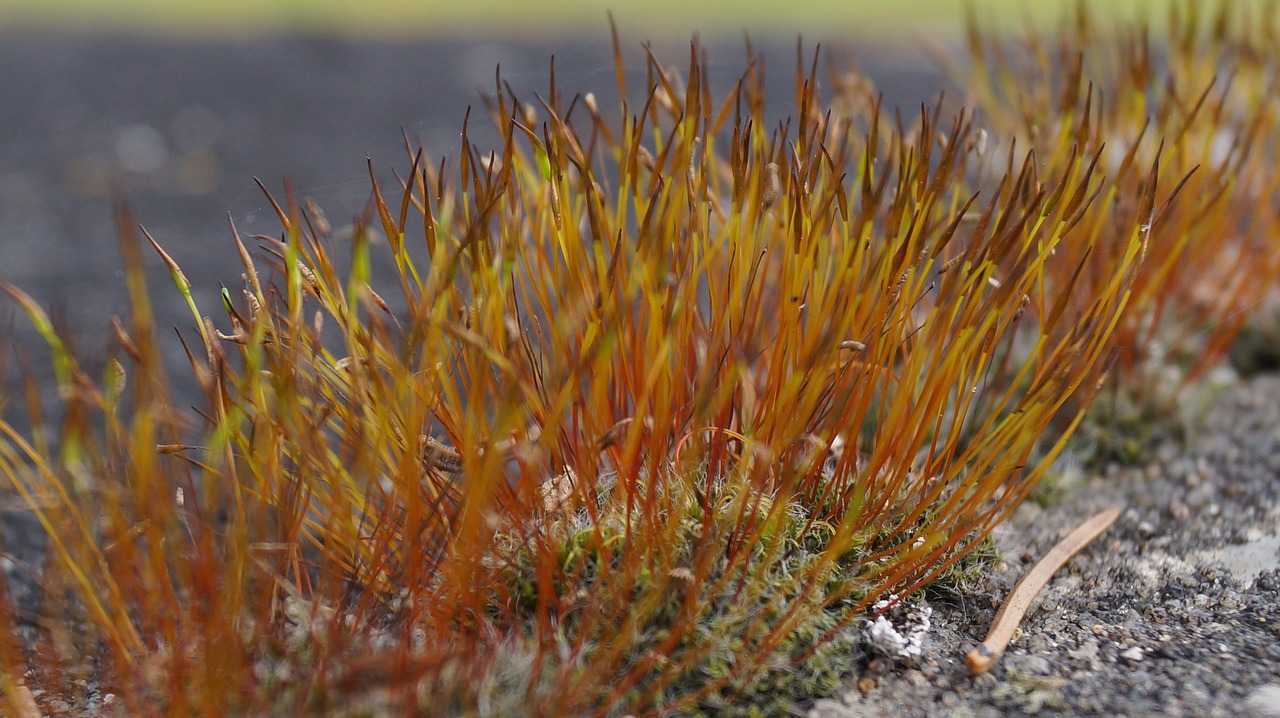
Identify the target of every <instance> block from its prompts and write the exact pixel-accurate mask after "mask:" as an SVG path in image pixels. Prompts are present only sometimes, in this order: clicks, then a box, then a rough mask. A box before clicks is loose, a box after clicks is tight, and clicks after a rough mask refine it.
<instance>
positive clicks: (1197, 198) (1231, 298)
mask: <svg viewBox="0 0 1280 718" xmlns="http://www.w3.org/2000/svg"><path fill="white" fill-rule="evenodd" d="M1275 10H1276V8H1275V7H1274V5H1272V4H1269V3H1248V2H1242V3H1234V2H1224V3H1198V2H1191V1H1188V2H1177V3H1171V4H1170V5H1169V13H1170V14H1169V17H1168V19H1167V22H1166V23H1165V27H1164V31H1163V33H1162V34H1161V35H1160V36H1155V32H1154V31H1153V29H1152V26H1151V25H1150V24H1139V25H1121V26H1109V25H1107V24H1105V23H1103V22H1101V21H1099V19H1098V18H1097V17H1096V16H1094V15H1092V14H1090V13H1089V12H1087V11H1086V9H1085V4H1084V3H1083V2H1081V3H1078V4H1077V5H1076V6H1075V11H1074V15H1073V16H1072V17H1071V18H1070V19H1069V20H1066V21H1064V22H1062V23H1061V24H1060V25H1059V26H1058V27H1057V28H1056V30H1055V31H1054V32H1050V33H1040V32H1037V31H1034V30H1031V31H1028V32H1027V33H1026V35H1025V39H1026V42H1025V44H1024V45H1023V46H1022V51H1018V52H1013V51H1011V49H1010V48H1009V46H1008V44H1007V43H1006V42H1005V40H1004V39H1003V38H999V37H997V36H994V35H992V34H990V33H986V32H984V31H983V30H982V29H981V26H980V24H979V23H978V22H977V21H976V20H973V19H971V20H970V23H969V67H968V69H967V70H963V71H959V72H957V73H956V74H957V77H958V78H959V81H960V83H961V85H962V87H963V88H964V89H965V91H966V92H967V93H968V95H967V96H968V98H969V100H970V101H972V102H974V103H976V104H977V105H978V106H980V107H982V108H983V113H984V114H983V116H984V122H987V123H989V125H988V126H989V127H991V128H993V130H994V132H995V134H996V135H999V136H1003V137H1011V141H1010V146H1013V147H1022V148H1031V149H1034V150H1035V152H1036V153H1037V155H1038V156H1040V157H1041V158H1043V160H1044V161H1045V162H1047V163H1048V164H1049V167H1050V169H1052V168H1053V163H1055V162H1059V161H1061V160H1063V159H1064V158H1068V157H1071V156H1073V155H1076V154H1087V155H1095V154H1096V155H1097V158H1098V159H1097V172H1098V173H1099V174H1102V175H1105V176H1106V177H1107V184H1108V185H1110V186H1111V187H1113V188H1114V189H1113V191H1115V192H1118V193H1128V194H1138V195H1142V194H1143V193H1145V192H1147V191H1149V190H1150V189H1151V187H1150V185H1151V178H1150V177H1149V176H1148V172H1147V170H1148V168H1149V167H1150V165H1151V163H1152V161H1153V160H1155V159H1158V160H1159V161H1160V163H1161V168H1162V179H1161V182H1160V184H1159V188H1158V191H1160V192H1163V193H1167V194H1173V193H1174V191H1173V187H1174V186H1175V185H1176V187H1177V188H1178V189H1179V190H1180V191H1181V192H1182V193H1183V194H1185V196H1186V197H1187V199H1186V200H1185V201H1182V202H1177V203H1174V204H1172V205H1170V206H1167V207H1166V206H1161V205H1156V206H1154V207H1153V208H1151V209H1152V210H1153V211H1148V207H1147V206H1145V205H1144V204H1142V203H1136V204H1133V205H1131V206H1130V207H1129V211H1128V213H1127V214H1126V216H1127V217H1129V218H1132V219H1136V220H1137V221H1140V222H1141V223H1142V224H1143V226H1145V227H1148V228H1149V231H1150V236H1149V241H1150V247H1151V252H1150V254H1149V256H1148V257H1147V260H1146V262H1145V265H1144V268H1143V271H1142V272H1141V273H1140V274H1139V276H1138V279H1137V282H1136V284H1135V286H1134V293H1135V294H1134V298H1135V301H1136V303H1137V305H1138V307H1140V309H1139V310H1137V311H1133V312H1130V313H1129V314H1128V315H1127V316H1126V317H1125V318H1124V319H1123V320H1122V322H1121V324H1120V327H1119V328H1118V331H1117V335H1116V342H1117V345H1118V346H1119V347H1120V350H1121V351H1120V355H1119V362H1118V364H1117V376H1118V384H1117V386H1118V387H1119V388H1121V389H1122V390H1123V391H1124V392H1126V393H1129V394H1132V395H1135V396H1136V397H1138V398H1139V399H1140V400H1143V401H1146V402H1150V403H1153V404H1155V405H1159V406H1165V407H1167V406H1168V405H1169V404H1170V403H1171V402H1172V401H1174V400H1175V398H1176V397H1177V395H1178V393H1179V392H1178V391H1177V390H1178V389H1181V388H1184V387H1186V386H1187V385H1189V384H1191V383H1194V382H1195V381H1196V380H1197V379H1199V378H1201V377H1202V376H1203V375H1204V374H1205V372H1206V371H1208V370H1209V369H1212V368H1214V367H1215V366H1218V365H1219V364H1221V362H1222V359H1223V358H1224V356H1225V354H1226V352H1227V349H1228V348H1229V346H1230V344H1231V342H1232V340H1233V339H1234V338H1235V336H1236V335H1237V334H1238V333H1239V331H1240V329H1241V327H1242V326H1244V324H1245V322H1246V321H1247V320H1248V318H1249V317H1250V316H1251V315H1252V314H1253V310H1254V309H1255V308H1256V307H1258V306H1259V305H1260V304H1262V302H1263V300H1264V298H1265V297H1267V296H1268V295H1269V294H1270V293H1272V292H1273V288H1274V287H1275V286H1276V283H1277V279H1280V245H1277V243H1276V242H1275V241H1274V237H1275V236H1276V225H1277V221H1278V217H1277V213H1276V207H1275V203H1274V202H1273V201H1272V200H1271V198H1273V197H1275V196H1276V194H1277V189H1280V184H1278V183H1280V179H1277V176H1276V173H1275V172H1274V171H1273V168H1272V166H1271V165H1272V164H1273V163H1272V162H1271V160H1270V157H1271V156H1272V155H1273V154H1274V151H1275V142H1276V138H1275V133H1274V132H1273V131H1272V128H1273V127H1274V126H1275V124H1276V121H1277V111H1278V110H1277V107H1276V104H1275V102H1274V101H1272V100H1271V99H1269V98H1273V97H1275V94H1276V90H1277V86H1276V83H1277V81H1278V80H1277V74H1276V67H1277V65H1276V61H1275V53H1274V52H1272V51H1271V48H1273V47H1274V43H1275V41H1276V37H1277V30H1278V29H1280V26H1277V24H1276V19H1277V18H1276V13H1275ZM1159 37H1164V38H1167V40H1166V41H1161V40H1160V39H1159ZM1081 108H1083V110H1082V109H1081ZM1077 118H1078V119H1077ZM1144 212H1146V213H1147V214H1146V215H1145V216H1144V215H1143V213H1144ZM1131 221H1132V220H1131ZM1111 229H1112V228H1111V227H1098V228H1095V229H1093V230H1090V231H1085V232H1083V233H1081V234H1080V235H1079V237H1080V239H1079V240H1078V242H1083V244H1081V243H1075V244H1071V245H1067V246H1064V248H1063V249H1064V250H1066V251H1069V252H1072V253H1076V254H1078V253H1080V252H1083V251H1085V250H1086V249H1091V250H1092V252H1091V257H1090V261H1089V263H1088V264H1087V265H1086V271H1085V273H1084V274H1083V276H1080V277H1070V278H1069V277H1068V276H1064V275H1059V276H1057V277H1055V279H1054V281H1055V282H1056V283H1057V284H1059V285H1061V284H1064V283H1066V282H1068V281H1073V282H1079V283H1082V284H1084V285H1086V286H1089V285H1095V284H1097V283H1099V282H1108V281H1110V278H1111V277H1112V276H1114V273H1115V269H1116V264H1117V263H1118V262H1120V261H1122V260H1121V259H1120V258H1119V257H1120V253H1119V252H1117V251H1115V249H1114V248H1112V247H1110V246H1109V245H1107V244H1106V243H1102V242H1098V241H1097V240H1096V239H1095V238H1099V239H1100V238H1102V236H1104V233H1106V232H1109V231H1110V230H1111ZM1087 293H1088V292H1087V291H1086V292H1085V294H1086V295H1087ZM1170 371H1172V372H1173V380H1172V381H1170ZM1162 387H1163V390H1162ZM1171 390H1172V391H1171Z"/></svg>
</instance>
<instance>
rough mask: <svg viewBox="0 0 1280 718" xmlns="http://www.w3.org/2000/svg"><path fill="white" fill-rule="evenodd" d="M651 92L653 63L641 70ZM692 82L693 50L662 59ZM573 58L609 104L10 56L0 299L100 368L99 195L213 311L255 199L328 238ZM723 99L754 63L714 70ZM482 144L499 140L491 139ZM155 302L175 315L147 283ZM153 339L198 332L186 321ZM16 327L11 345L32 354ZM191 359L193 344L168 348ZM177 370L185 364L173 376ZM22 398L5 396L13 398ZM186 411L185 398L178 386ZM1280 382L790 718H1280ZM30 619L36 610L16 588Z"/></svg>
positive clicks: (115, 264)
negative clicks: (996, 627)
mask: <svg viewBox="0 0 1280 718" xmlns="http://www.w3.org/2000/svg"><path fill="white" fill-rule="evenodd" d="M763 49H764V50H765V52H766V54H767V56H768V58H769V60H768V67H769V68H770V75H769V78H770V79H769V87H770V88H771V91H772V92H774V93H775V95H776V105H775V106H776V108H778V110H779V111H781V110H782V108H784V107H785V105H786V103H787V102H788V100H789V98H790V97H791V86H790V77H791V71H792V64H791V63H792V58H793V57H794V48H793V47H785V48H783V47H765V48H763ZM629 50H630V51H631V55H630V56H629V59H630V61H632V62H633V64H635V66H637V67H639V66H640V65H639V63H640V61H641V59H642V55H641V53H640V50H639V43H638V41H637V42H632V43H631V45H630V46H629ZM658 50H659V51H660V54H662V56H664V57H666V58H669V59H670V60H672V61H675V62H682V61H683V58H684V57H686V56H687V55H686V53H687V46H684V45H683V44H682V43H676V44H672V45H670V46H668V47H667V48H663V47H661V46H660V47H659V48H658ZM552 52H555V53H556V54H557V68H558V75H559V79H560V83H561V85H562V87H565V88H567V89H568V90H569V91H587V90H593V91H595V92H596V93H597V96H599V97H601V100H602V103H603V102H606V101H608V99H607V98H608V93H607V92H606V91H605V90H606V88H607V87H608V86H611V85H612V82H613V81H612V68H611V63H610V61H609V59H608V58H609V55H608V47H607V45H605V44H603V43H600V42H586V43H578V44H561V45H558V46H557V47H555V48H551V47H546V46H536V45H528V46H517V45H503V46H496V45H482V44H477V43H464V42H456V43H433V44H430V45H427V44H398V45H369V44H351V43H346V42H339V41H330V40H324V39H295V40H280V41H273V42H266V41H255V42H245V43H240V44H189V43H188V44H177V43H163V42H157V41H142V40H138V39H131V38H122V37H116V38H102V37H75V36H61V35H58V36H50V35H32V34H30V33H17V32H13V31H9V32H5V33H2V34H0V67H4V68H5V72H3V73H0V277H3V278H4V279H6V280H9V281H11V282H14V283H16V284H18V285H20V286H22V287H24V288H26V289H27V290H28V291H30V292H31V293H32V294H33V295H34V296H35V297H36V298H37V299H38V300H40V301H42V302H45V303H52V304H54V305H55V306H61V307H63V308H64V311H63V314H64V315H65V316H66V318H67V321H68V322H69V323H70V324H71V326H72V327H74V328H75V329H76V331H78V332H79V333H80V334H81V335H82V337H83V343H84V345H85V348H86V349H87V350H88V351H89V352H90V353H92V352H93V351H94V350H95V349H97V348H99V347H101V346H102V343H103V341H104V336H105V331H104V329H105V327H106V321H107V318H108V317H109V316H110V315H111V314H112V313H118V312H121V311H123V309H124V305H123V297H122V292H121V287H120V277H121V274H120V262H119V259H118V252H117V250H116V242H115V230H114V224H113V222H112V219H111V210H110V203H109V201H108V198H107V188H108V185H109V183H110V182H111V181H113V180H122V181H123V182H124V183H125V185H126V186H127V187H128V190H129V193H130V196H131V199H132V201H133V203H134V205H135V209H136V212H137V215H138V217H139V218H140V220H141V221H142V222H143V223H144V224H146V225H147V227H148V228H149V229H150V230H151V231H152V233H153V234H155V235H156V237H157V238H158V239H159V240H160V241H161V242H163V243H165V244H166V245H168V247H169V249H170V251H171V252H172V253H173V254H174V255H175V256H176V257H177V258H178V260H179V261H180V262H181V263H183V264H184V266H185V267H186V270H187V274H188V275H189V276H190V278H191V279H192V281H193V282H194V283H195V285H196V287H197V296H196V299H197V301H198V302H200V303H201V304H202V305H204V306H216V301H217V300H216V292H217V291H218V281H219V280H221V281H223V282H226V283H227V284H230V285H234V284H235V282H236V281H237V279H236V278H237V277H238V276H239V272H240V270H239V268H238V266H237V264H236V260H235V255H234V251H233V248H232V245H231V243H230V235H229V232H228V230H227V219H228V213H230V218H231V219H232V220H234V221H235V223H236V225H237V226H238V227H239V229H240V231H241V232H242V233H246V234H252V233H255V232H274V231H275V230H276V226H275V221H274V218H273V217H272V215H271V213H270V210H269V208H268V207H267V205H266V202H265V201H264V200H263V199H262V198H261V195H260V194H259V193H258V191H257V189H256V188H255V187H254V186H253V183H252V181H251V179H250V178H251V177H253V176H259V177H261V178H262V179H263V180H264V181H265V182H267V183H268V185H270V186H271V187H272V188H273V189H274V188H279V187H280V182H279V180H278V178H279V177H280V176H282V175H288V176H290V177H291V179H292V181H293V184H294V186H295V187H297V188H298V194H299V195H300V196H304V197H312V198H314V199H315V200H316V201H317V202H318V203H319V204H320V205H321V206H323V207H324V208H325V209H326V211H327V212H328V214H329V216H330V218H331V219H332V220H334V223H335V225H339V226H340V225H341V224H342V222H341V221H340V219H339V218H342V217H346V218H351V217H354V216H355V215H357V214H359V213H360V211H361V209H362V208H363V206H364V203H365V201H366V199H367V197H368V185H367V180H366V178H365V174H364V173H365V167H364V162H365V157H366V155H367V156H369V157H370V158H371V159H372V160H373V161H374V163H375V166H376V167H378V168H379V171H380V172H382V174H383V175H385V177H386V178H387V179H388V181H391V180H390V175H389V172H388V171H387V170H388V169H389V168H393V167H394V168H399V169H404V168H403V167H402V165H407V161H406V160H405V159H404V157H405V155H404V150H403V148H402V146H401V144H400V142H401V141H400V132H401V129H402V128H403V129H404V131H405V132H407V133H408V134H409V135H410V136H411V137H414V138H420V139H422V140H423V141H425V142H426V143H427V147H428V151H429V152H432V153H434V154H437V155H438V154H440V153H454V154H456V152H457V149H458V132H457V131H458V128H459V127H460V122H461V118H462V116H463V113H464V111H465V108H466V106H467V105H468V104H473V105H476V106H477V107H478V106H479V102H478V97H479V94H478V92H477V90H479V89H485V90H487V89H488V88H490V87H491V86H492V73H493V68H494V66H495V65H496V64H501V65H502V67H503V72H504V75H505V76H506V77H507V78H508V79H509V80H510V81H511V83H512V85H513V86H514V87H515V88H516V90H517V92H519V93H521V94H522V95H525V96H530V97H531V96H532V93H533V92H536V91H542V90H543V88H544V86H545V79H544V78H545V75H546V66H547V58H548V56H549V55H550V54H551V53H552ZM712 57H713V58H717V59H716V61H715V62H713V64H712V73H713V81H715V82H716V83H719V86H720V87H721V88H723V87H724V86H726V85H727V83H729V82H731V81H732V80H733V79H734V78H735V76H736V73H737V72H738V71H739V70H740V68H741V64H742V63H741V57H742V54H741V50H740V48H738V47H731V48H712ZM857 57H858V58H859V60H860V61H861V62H862V64H863V66H864V67H865V68H866V69H867V70H868V71H869V72H870V73H871V75H872V76H873V78H874V79H875V80H876V81H877V82H878V83H879V85H880V86H881V87H882V89H884V91H885V93H886V98H887V99H886V104H887V105H889V106H892V105H894V104H899V105H903V106H904V107H908V108H909V107H918V105H919V103H920V102H921V101H926V100H930V99H931V98H932V97H933V96H934V93H935V92H936V91H937V89H938V88H939V87H940V86H941V83H940V81H939V79H938V77H937V75H936V74H931V73H930V72H929V70H928V67H929V66H928V64H927V63H926V62H925V61H924V60H923V59H922V58H920V57H918V56H904V55H901V54H900V53H898V52H896V51H894V50H892V49H890V48H880V49H879V50H877V51H868V50H866V49H865V48H864V49H863V50H861V51H859V52H858V53H857ZM481 141H482V142H483V136H481ZM151 266H152V268H153V271H152V275H151V276H152V277H154V278H155V282H154V285H153V287H154V288H153V295H155V296H157V297H165V298H170V299H172V298H174V297H175V296H176V295H173V294H172V291H171V289H170V288H169V287H168V286H167V284H166V283H165V282H164V281H163V278H164V277H166V274H165V272H164V271H163V270H162V269H161V268H160V266H159V264H158V262H153V264H152V265H151ZM160 309H161V316H160V321H161V323H162V324H172V325H175V326H178V327H179V328H182V329H187V328H188V326H189V324H190V319H189V317H188V316H187V315H185V314H184V312H185V309H184V308H183V307H181V306H180V303H178V302H162V303H161V307H160ZM11 316H12V313H11V311H10V310H9V309H8V308H5V309H3V310H0V322H2V323H3V324H2V325H3V326H4V327H5V329H4V331H7V332H9V334H10V335H11V336H14V337H16V338H17V339H18V340H19V341H20V342H23V341H31V339H32V337H31V334H30V332H29V331H28V330H26V329H25V328H24V325H23V323H22V322H21V321H18V320H10V319H8V318H9V317H11ZM172 346H173V347H174V349H175V351H178V348H177V343H176V342H174V343H172ZM171 360H172V363H173V366H175V367H176V366H179V365H180V357H178V356H176V355H175V356H174V357H171ZM6 381H7V383H6V385H5V386H6V388H7V389H8V390H9V391H12V389H13V387H14V384H13V378H12V377H9V378H8V379H7V380H6ZM179 389H180V390H181V385H180V386H179ZM1277 427H1280V379H1277V378H1261V379H1256V380H1253V381H1251V382H1249V383H1248V384H1245V385H1242V386H1240V387H1238V388H1236V389H1233V390H1232V391H1231V392H1230V393H1229V394H1227V395H1226V397H1225V398H1224V399H1223V400H1222V401H1221V402H1220V403H1219V404H1218V406H1217V408H1216V409H1215V410H1214V411H1213V412H1212V414H1211V416H1210V419H1209V423H1208V425H1207V427H1206V429H1205V430H1204V431H1202V432H1200V433H1198V434H1197V435H1196V437H1195V438H1194V440H1193V442H1192V443H1191V445H1190V446H1189V447H1185V448H1184V447H1181V446H1179V445H1175V444H1172V443H1171V444H1168V445H1167V446H1165V447H1162V449H1161V451H1160V459H1159V461H1157V462H1155V463H1154V464H1153V465H1151V466H1149V467H1145V468H1141V469H1131V470H1119V469H1116V470H1114V471H1110V472H1108V473H1107V474H1106V475H1105V476H1100V477H1096V478H1093V479H1091V480H1089V481H1088V482H1087V484H1086V485H1085V486H1083V487H1080V488H1079V489H1078V490H1076V491H1074V492H1073V493H1071V494H1070V495H1069V496H1068V497H1067V498H1066V499H1065V500H1063V501H1062V502H1061V503H1060V504H1056V505H1054V506H1053V507H1052V508H1051V509H1049V510H1043V509H1040V508H1038V507H1037V506H1035V505H1031V504H1029V505H1027V506H1025V507H1023V509H1021V510H1020V511H1019V512H1018V514H1017V515H1016V516H1015V517H1014V519H1013V520H1012V521H1011V522H1010V523H1009V524H1008V525H1007V526H1006V527H1004V529H1003V530H1002V531H1001V533H1000V535H999V541H1000V544H1001V547H1002V549H1003V550H1004V551H1005V554H1004V557H1005V558H1004V562H1003V564H1002V565H1001V566H999V567H997V570H996V571H994V572H993V573H992V575H991V576H990V577H989V579H987V580H986V581H985V582H984V583H983V584H982V585H978V586H974V587H972V590H971V591H969V592H967V593H966V594H965V595H963V596H959V597H954V598H952V599H950V600H935V602H934V604H933V609H934V614H933V625H934V627H933V630H932V631H931V632H930V633H929V635H928V637H927V639H926V645H925V657H924V658H923V659H922V660H921V661H919V662H918V664H916V665H914V666H903V665H883V662H870V661H869V660H868V658H867V657H865V656H864V657H856V656H855V657H851V666H856V669H854V670H853V671H852V672H851V675H850V682H849V690H848V692H847V694H846V695H843V696H837V697H835V698H832V699H827V700H823V701H820V702H818V703H817V704H816V705H813V706H803V707H798V708H797V713H798V714H800V715H804V714H805V713H806V712H807V713H808V714H810V715H814V716H833V717H834V716H863V715H870V716H875V715H892V716H895V717H896V718H905V717H906V716H915V715H940V716H952V715H955V716H962V715H978V716H986V715H1018V714H1024V713H1032V712H1036V711H1045V712H1059V713H1068V714H1096V715H1128V716H1147V715H1170V716H1173V715H1186V716H1209V715H1221V716H1234V715H1257V716H1265V715H1280V570H1277V563H1278V561H1280V557H1278V556H1277V551H1278V550H1280V538H1277V536H1278V535H1280V508H1278V505H1277V496H1278V494H1280V429H1278V428H1277ZM1112 505H1124V506H1126V507H1127V508H1126V510H1125V512H1124V513H1123V515H1122V516H1121V518H1120V519H1119V521H1118V522H1117V524H1116V525H1115V526H1114V527H1113V528H1112V529H1111V530H1110V531H1109V532H1108V533H1107V534H1105V535H1104V537H1103V538H1102V539H1101V540H1099V542H1097V543H1096V544H1095V545H1093V546H1092V547H1090V548H1089V549H1087V550H1086V551H1085V552H1084V553H1083V554H1081V555H1080V556H1078V557H1077V558H1076V559H1075V560H1073V561H1072V562H1071V564H1070V565H1069V567H1068V568H1066V569H1064V570H1063V571H1062V572H1060V573H1059V575H1058V576H1057V577H1056V579H1055V580H1054V581H1053V582H1052V583H1051V585H1050V587H1049V589H1048V590H1047V591H1046V592H1045V594H1044V595H1043V597H1042V600H1041V601H1039V602H1038V604H1037V607H1036V608H1035V609H1034V610H1033V612H1032V614H1031V615H1030V616H1029V618H1028V620H1027V621H1026V622H1025V623H1024V626H1023V633H1022V636H1021V637H1020V638H1019V639H1018V640H1016V641H1015V642H1014V643H1013V645H1012V646H1011V648H1010V650H1009V653H1008V654H1007V655H1006V657H1005V658H1004V660H1003V661H1002V662H1001V663H1000V664H998V666H997V667H996V669H995V670H994V671H993V672H992V673H991V674H989V675H987V676H983V677H979V678H972V677H969V676H968V675H966V674H965V672H964V669H963V665H962V661H963V657H964V654H965V653H966V652H967V651H968V649H969V648H970V647H971V646H972V645H973V644H975V643H976V642H977V641H979V640H981V639H982V637H983V635H984V633H985V631H986V627H987V626H988V624H989V623H990V621H991V619H992V617H993V615H994V613H995V611H996V609H997V608H998V601H999V600H1001V599H1002V598H1003V596H1004V594H1005V593H1006V592H1007V591H1008V589H1009V587H1010V586H1011V585H1012V583H1013V582H1014V581H1016V579H1017V577H1018V575H1020V573H1021V572H1022V571H1024V570H1025V569H1026V568H1027V567H1029V565H1030V564H1031V563H1033V562H1034V561H1035V560H1036V559H1037V558H1038V557H1039V556H1040V555H1041V554H1042V553H1043V552H1044V551H1046V550H1047V549H1048V548H1049V547H1050V546H1051V545H1052V544H1053V543H1054V542H1055V541H1056V540H1057V539H1059V538H1060V537H1061V536H1062V535H1064V534H1065V533H1066V532H1067V531H1069V530H1070V529H1071V528H1072V527H1074V526H1075V525H1076V524H1077V523H1079V522H1080V521H1082V520H1083V519H1085V518H1086V517H1087V516H1089V515H1090V514H1091V513H1093V512H1095V511H1097V510H1099V509H1101V508H1104V507H1108V506H1112ZM0 512H2V513H0V531H2V535H0V538H2V540H3V542H4V543H3V546H4V549H5V550H6V551H8V552H10V553H11V554H14V555H17V556H18V557H20V558H29V557H31V556H33V555H35V554H36V553H38V551H39V550H40V546H41V544H42V540H41V538H40V536H39V534H38V531H37V530H36V527H35V526H34V523H33V522H32V521H31V519H30V517H29V516H28V515H26V514H25V513H24V512H23V511H21V510H18V509H16V508H15V504H14V503H13V501H12V497H8V496H6V497H3V502H0ZM4 567H5V570H6V571H7V572H8V573H9V576H10V578H11V581H12V583H13V586H14V592H15V594H16V597H17V598H18V599H19V602H20V603H21V604H23V605H26V606H30V605H32V602H33V601H34V598H35V594H34V589H33V587H32V586H31V584H30V582H29V581H26V580H24V578H23V577H24V575H25V574H24V573H23V572H22V571H21V570H20V568H18V567H17V566H16V565H15V564H13V563H12V562H9V561H5V562H4Z"/></svg>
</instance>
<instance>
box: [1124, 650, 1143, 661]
mask: <svg viewBox="0 0 1280 718" xmlns="http://www.w3.org/2000/svg"><path fill="white" fill-rule="evenodd" d="M1120 657H1121V658H1123V659H1125V660H1126V661H1133V662H1134V663H1138V662H1139V661H1141V660H1142V649H1141V648H1140V647H1138V646H1134V647H1133V648H1130V649H1129V650H1127V651H1125V652H1124V653H1121V654H1120Z"/></svg>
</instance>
